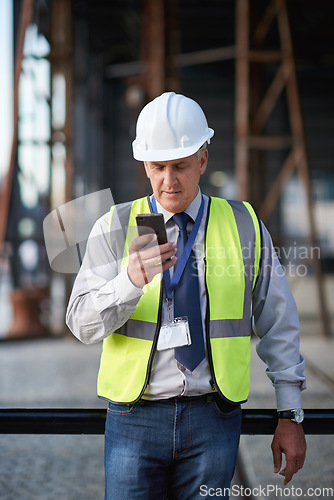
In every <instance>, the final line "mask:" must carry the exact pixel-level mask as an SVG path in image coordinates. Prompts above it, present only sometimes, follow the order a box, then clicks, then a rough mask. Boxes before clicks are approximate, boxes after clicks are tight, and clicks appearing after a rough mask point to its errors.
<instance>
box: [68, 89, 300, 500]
mask: <svg viewBox="0 0 334 500" xmlns="http://www.w3.org/2000/svg"><path fill="white" fill-rule="evenodd" d="M213 134H214V132H213V130H212V129H210V128H209V127H208V124H207V121H206V118H205V115H204V113H203V111H202V109H201V108H200V106H199V105H198V104H197V103H196V102H195V101H193V100H191V99H189V98H187V97H185V96H182V95H177V94H175V93H173V92H170V93H165V94H162V95H161V96H160V97H158V98H156V99H155V100H153V101H152V102H151V103H149V104H148V105H146V106H145V107H144V109H143V110H142V112H141V113H140V115H139V118H138V122H137V136H136V139H135V141H134V142H133V152H134V157H135V158H136V159H137V160H141V161H143V162H144V167H145V170H146V174H147V177H148V178H149V180H150V183H151V186H152V190H153V195H151V196H149V197H147V198H143V199H140V200H135V201H134V202H130V203H124V204H121V205H118V206H116V207H112V209H111V211H110V214H106V215H105V216H103V217H102V218H101V219H99V220H98V221H97V223H96V224H95V226H94V228H93V230H92V233H91V236H90V238H89V241H88V245H87V251H86V255H85V258H84V261H83V265H82V268H81V270H80V272H79V274H78V276H77V279H76V281H75V284H74V287H73V292H72V295H71V298H70V302H69V306H68V311H67V323H68V325H69V327H70V328H71V330H72V331H73V333H74V334H75V335H76V336H77V337H78V338H79V339H80V340H81V341H82V342H85V343H93V342H97V341H99V340H102V339H103V341H104V344H103V353H102V356H101V365H100V371H99V378H98V394H99V396H100V397H103V398H106V399H107V400H108V401H109V407H108V414H107V422H106V433H105V469H106V471H105V472H106V498H107V499H111V498H122V499H123V498H124V499H134V498H142V499H145V500H146V499H149V498H152V499H157V498H159V499H163V498H167V497H168V498H169V499H174V498H180V499H182V500H184V499H191V500H193V499H195V498H201V495H200V492H201V489H200V487H201V485H206V487H208V488H222V490H224V488H228V487H229V486H230V482H231V479H232V476H233V473H234V468H235V463H236V457H237V451H238V445H239V437H240V425H241V409H240V404H241V403H242V402H245V401H246V400H247V397H248V391H249V364H250V335H251V321H252V319H253V327H254V331H255V333H256V334H257V336H258V337H259V339H260V341H259V344H258V354H259V356H260V357H261V358H262V359H263V360H264V361H265V362H266V363H267V366H268V370H267V374H268V376H269V378H270V380H271V381H272V383H273V385H274V387H275V391H276V399H277V409H278V411H279V412H280V413H279V415H278V417H279V418H278V425H277V429H276V432H275V436H274V439H273V443H272V452H273V458H274V470H275V472H280V474H282V475H283V476H285V478H284V484H287V483H288V482H289V481H290V480H291V478H292V476H293V475H294V474H295V473H296V472H297V471H298V470H299V469H300V468H301V467H302V466H303V463H304V459H305V453H306V444H305V438H304V433H303V429H302V426H301V425H300V424H299V423H297V422H299V421H301V420H302V410H301V399H300V392H301V390H302V389H304V388H305V378H304V376H303V369H304V360H303V358H302V357H301V355H300V354H299V323H298V316H297V311H296V306H295V302H294V300H293V297H292V295H291V292H290V289H289V287H288V285H287V281H286V279H285V277H284V275H283V274H284V273H283V272H282V269H281V267H280V264H279V262H278V260H277V257H276V254H275V252H274V249H273V246H272V242H271V239H270V236H269V234H268V232H267V230H266V228H265V227H264V226H263V224H262V223H261V222H260V221H259V220H258V218H257V216H256V214H255V212H254V210H253V208H252V207H251V205H249V204H248V203H242V202H237V201H230V202H227V201H226V200H222V199H217V198H209V197H207V196H204V195H202V194H201V192H200V190H199V180H200V177H201V175H202V174H203V173H204V172H205V170H206V167H207V162H208V150H207V147H206V146H207V144H208V143H209V142H210V139H211V138H212V136H213ZM148 212H159V213H162V214H163V216H164V221H165V224H166V230H167V236H168V243H164V244H162V245H157V243H156V238H155V237H154V236H152V235H150V234H146V235H143V236H139V237H138V236H137V234H135V235H134V231H133V227H134V226H135V216H136V214H139V213H148ZM189 335H190V338H191V340H189ZM282 454H285V456H286V465H285V467H282ZM225 493H226V498H227V497H228V492H227V490H226V491H225Z"/></svg>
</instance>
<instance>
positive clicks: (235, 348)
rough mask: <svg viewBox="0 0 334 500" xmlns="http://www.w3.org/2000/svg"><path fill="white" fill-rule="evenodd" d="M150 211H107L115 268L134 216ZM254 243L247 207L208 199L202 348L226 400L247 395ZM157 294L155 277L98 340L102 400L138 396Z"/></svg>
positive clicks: (133, 206)
mask: <svg viewBox="0 0 334 500" xmlns="http://www.w3.org/2000/svg"><path fill="white" fill-rule="evenodd" d="M149 211H150V210H149V205H148V201H147V199H146V198H142V199H140V200H135V201H134V202H133V203H125V204H121V205H119V206H117V207H113V208H112V210H111V212H110V231H112V233H111V237H110V244H111V247H112V249H113V252H114V253H115V254H116V255H117V256H118V258H119V270H121V269H124V267H125V266H127V264H128V252H129V247H130V245H131V242H132V240H133V238H134V237H135V236H137V231H136V224H135V215H136V214H137V213H147V212H149ZM115 239H116V240H117V241H115ZM260 246H261V245H260V229H259V223H258V220H257V217H256V215H255V213H254V211H253V209H252V207H251V206H250V205H249V204H248V203H242V202H234V201H233V202H232V201H231V202H227V201H226V200H222V199H218V198H211V203H210V207H209V214H208V221H207V230H206V237H205V254H206V286H207V293H208V318H209V319H210V321H209V323H208V325H209V326H208V333H207V334H208V337H207V340H208V341H207V347H208V354H209V362H210V366H211V370H212V372H213V373H212V376H213V379H214V381H215V383H216V386H217V389H218V390H219V391H220V392H221V393H222V394H223V395H224V397H225V398H227V399H228V400H230V401H233V402H242V401H244V400H246V399H247V396H248V390H249V364H250V333H251V296H252V289H253V287H254V284H255V280H256V276H257V272H258V266H259V260H260ZM160 295H161V275H157V276H155V278H154V280H153V281H152V282H151V283H150V284H148V285H146V286H145V287H144V294H143V296H142V297H141V298H140V300H139V302H138V304H137V307H136V309H135V311H134V313H133V314H132V316H131V318H130V319H129V320H128V321H127V322H126V324H125V325H124V326H123V327H122V328H120V329H119V330H117V331H116V332H115V333H112V334H111V335H109V337H107V338H106V339H105V340H104V342H103V352H102V356H101V364H100V371H99V377H98V394H99V395H100V396H101V397H104V398H107V399H109V400H111V401H115V402H125V403H130V402H133V401H136V400H137V399H139V398H140V397H141V395H142V394H143V392H144V390H145V388H146V386H147V383H148V379H149V374H150V369H151V362H152V358H153V354H154V350H155V342H156V337H157V332H158V330H159V327H160V325H159V316H160V307H161V304H160V302H161V300H160Z"/></svg>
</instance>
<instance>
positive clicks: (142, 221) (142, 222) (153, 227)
mask: <svg viewBox="0 0 334 500" xmlns="http://www.w3.org/2000/svg"><path fill="white" fill-rule="evenodd" d="M136 222H137V226H138V234H139V236H142V235H143V234H150V233H155V234H156V235H157V237H158V245H163V244H164V243H167V233H166V226H165V222H164V216H163V215H162V214H138V215H136Z"/></svg>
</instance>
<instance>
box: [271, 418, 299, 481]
mask: <svg viewBox="0 0 334 500" xmlns="http://www.w3.org/2000/svg"><path fill="white" fill-rule="evenodd" d="M271 449H272V453H273V459H274V470H275V472H276V473H277V472H279V473H280V474H281V475H282V476H284V484H285V485H286V484H288V483H289V482H290V481H291V479H292V477H293V475H294V474H295V473H296V472H298V471H299V470H300V469H301V468H302V467H303V465H304V461H305V455H306V441H305V436H304V431H303V427H302V426H301V424H296V422H292V421H291V420H289V419H279V421H278V424H277V427H276V431H275V434H274V438H273V441H272V443H271ZM283 453H284V455H285V459H286V465H285V467H284V468H283V469H281V467H282V454H283Z"/></svg>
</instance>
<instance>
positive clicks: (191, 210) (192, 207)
mask: <svg viewBox="0 0 334 500" xmlns="http://www.w3.org/2000/svg"><path fill="white" fill-rule="evenodd" d="M201 202H202V193H201V190H200V188H198V193H197V195H196V197H195V198H194V199H193V201H192V202H191V203H190V204H189V205H188V206H187V208H186V209H185V210H184V211H185V212H186V213H187V214H188V215H189V217H191V218H192V220H193V221H195V220H196V217H197V214H198V211H199V209H200V206H201ZM156 203H157V210H158V212H159V213H160V214H163V216H164V221H165V223H167V222H168V221H169V220H170V219H171V218H172V217H173V215H174V213H172V212H168V211H167V210H165V209H164V208H163V207H162V206H161V205H160V203H159V202H158V201H156Z"/></svg>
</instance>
